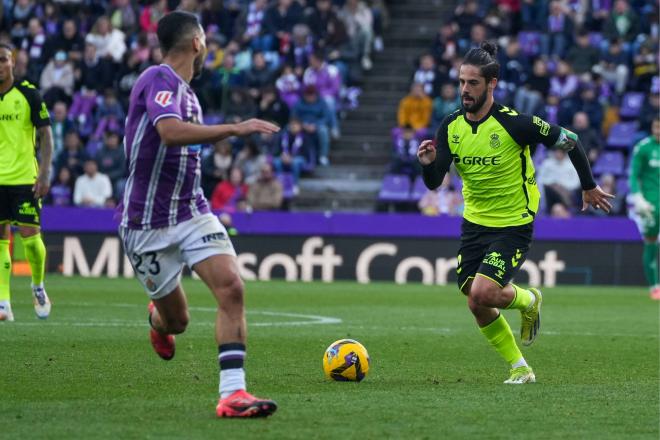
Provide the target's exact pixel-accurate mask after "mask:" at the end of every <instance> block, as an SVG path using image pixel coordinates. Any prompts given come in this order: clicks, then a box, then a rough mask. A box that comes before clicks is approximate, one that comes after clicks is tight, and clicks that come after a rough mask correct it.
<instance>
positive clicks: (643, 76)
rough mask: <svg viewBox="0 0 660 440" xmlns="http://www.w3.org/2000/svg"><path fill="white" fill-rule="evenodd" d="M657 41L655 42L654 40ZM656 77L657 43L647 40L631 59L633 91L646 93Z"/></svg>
mask: <svg viewBox="0 0 660 440" xmlns="http://www.w3.org/2000/svg"><path fill="white" fill-rule="evenodd" d="M656 41H657V40H656ZM657 76H658V54H657V43H655V44H654V42H653V41H652V40H651V39H650V38H647V39H646V40H645V41H644V42H643V43H642V44H641V45H640V47H639V52H638V53H636V54H635V56H634V57H633V70H632V83H633V89H634V90H637V91H646V90H650V89H651V83H652V82H653V78H654V77H657Z"/></svg>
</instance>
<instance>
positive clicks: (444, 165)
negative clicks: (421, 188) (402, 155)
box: [417, 139, 452, 189]
mask: <svg viewBox="0 0 660 440" xmlns="http://www.w3.org/2000/svg"><path fill="white" fill-rule="evenodd" d="M417 159H418V160H419V163H420V164H421V165H422V177H423V178H424V184H425V185H426V187H427V188H429V189H436V188H437V187H439V186H440V185H441V184H442V181H443V180H444V178H445V174H447V171H449V165H451V160H452V157H451V153H450V151H449V148H442V147H439V148H436V147H435V145H434V144H433V141H432V140H430V139H427V140H425V141H423V142H422V143H421V144H419V148H418V149H417Z"/></svg>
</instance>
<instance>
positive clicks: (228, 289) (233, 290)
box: [216, 276, 244, 308]
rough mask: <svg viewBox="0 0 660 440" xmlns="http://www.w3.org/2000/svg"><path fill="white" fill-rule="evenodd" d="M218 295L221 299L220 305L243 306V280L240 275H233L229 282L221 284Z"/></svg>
mask: <svg viewBox="0 0 660 440" xmlns="http://www.w3.org/2000/svg"><path fill="white" fill-rule="evenodd" d="M219 290H220V291H219V292H217V294H216V297H217V298H219V300H220V307H222V308H233V307H236V306H241V307H242V306H243V290H244V286H243V280H241V278H240V277H238V276H236V277H233V278H232V279H231V280H229V281H228V282H227V284H225V285H223V286H221V287H220V288H219Z"/></svg>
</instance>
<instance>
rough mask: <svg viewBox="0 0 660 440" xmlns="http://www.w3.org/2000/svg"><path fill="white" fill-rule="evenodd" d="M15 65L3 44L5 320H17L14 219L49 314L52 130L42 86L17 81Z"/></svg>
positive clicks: (43, 311)
mask: <svg viewBox="0 0 660 440" xmlns="http://www.w3.org/2000/svg"><path fill="white" fill-rule="evenodd" d="M13 68H14V57H13V54H12V47H11V46H9V45H7V44H5V43H0V164H1V165H0V321H13V320H14V314H13V312H12V310H11V303H10V296H9V279H10V276H11V256H10V255H9V233H10V231H9V225H10V224H12V225H16V226H17V227H18V232H19V233H20V235H21V238H22V239H23V246H24V248H25V255H26V257H27V259H28V263H29V264H30V269H31V271H32V297H33V302H34V311H35V312H36V314H37V317H39V318H41V319H45V318H47V317H48V315H49V314H50V300H49V299H48V295H47V294H46V289H45V288H44V273H45V263H46V247H45V246H44V242H43V240H42V238H41V229H40V223H41V218H40V216H41V198H42V197H44V196H45V195H46V194H47V193H48V189H49V187H50V177H49V172H50V162H51V156H52V153H53V134H52V131H51V128H50V116H49V115H48V110H47V109H46V105H45V104H44V102H43V101H42V99H41V96H40V95H39V91H38V90H37V89H36V88H35V86H33V85H32V84H30V83H29V82H28V81H22V82H20V83H18V82H15V81H14V73H13ZM36 135H38V136H36ZM37 151H39V152H40V156H41V157H40V161H39V162H37V157H36V152H37Z"/></svg>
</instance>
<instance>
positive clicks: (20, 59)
mask: <svg viewBox="0 0 660 440" xmlns="http://www.w3.org/2000/svg"><path fill="white" fill-rule="evenodd" d="M39 73H40V72H39ZM38 79H39V75H37V76H36V79H35V76H32V75H31V72H30V67H29V59H28V55H27V52H26V51H24V50H19V51H18V52H16V56H15V61H14V80H15V82H16V83H18V84H20V83H22V82H23V81H25V80H27V81H29V82H31V83H33V84H36V83H37V82H38Z"/></svg>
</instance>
